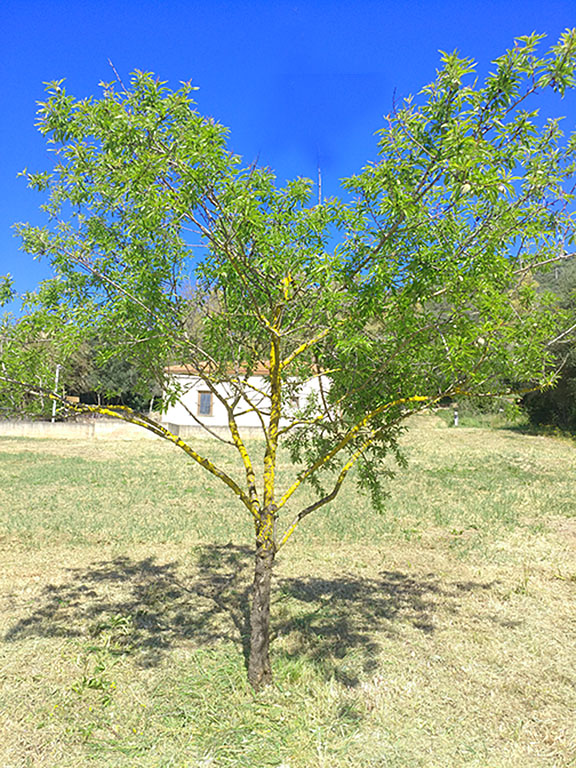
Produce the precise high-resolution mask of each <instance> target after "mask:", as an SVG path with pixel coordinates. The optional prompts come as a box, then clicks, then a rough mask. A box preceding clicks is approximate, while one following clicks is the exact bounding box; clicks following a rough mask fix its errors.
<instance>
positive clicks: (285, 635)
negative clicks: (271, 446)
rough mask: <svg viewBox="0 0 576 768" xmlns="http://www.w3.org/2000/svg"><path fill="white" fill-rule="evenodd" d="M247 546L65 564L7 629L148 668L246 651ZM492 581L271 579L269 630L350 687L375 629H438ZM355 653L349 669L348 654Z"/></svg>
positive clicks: (374, 652) (395, 633)
mask: <svg viewBox="0 0 576 768" xmlns="http://www.w3.org/2000/svg"><path fill="white" fill-rule="evenodd" d="M252 557H253V555H252V551H251V550H250V549H249V548H248V547H240V546H235V545H232V544H229V545H225V546H221V545H214V546H207V547H202V548H199V549H198V550H197V551H196V562H195V564H194V565H193V566H191V567H188V568H187V569H185V568H183V567H182V566H180V564H179V563H177V562H170V563H165V564H159V563H157V562H156V561H155V560H154V558H146V559H144V560H138V561H136V560H132V559H130V558H128V557H119V558H116V559H114V560H110V561H104V562H98V563H94V564H92V565H90V566H88V567H86V568H74V569H68V570H67V572H66V573H67V577H68V578H67V579H66V581H65V582H64V583H62V584H59V585H57V586H56V585H48V586H47V587H45V588H44V591H43V593H42V595H41V596H40V598H39V599H38V600H37V602H36V607H35V608H34V609H33V610H31V611H30V613H29V614H28V615H27V616H25V617H24V618H22V619H20V621H18V622H17V623H16V624H15V625H14V626H13V627H12V628H11V629H9V630H8V632H7V633H6V634H5V636H4V640H5V641H17V640H19V639H23V638H25V637H30V636H43V637H58V636H59V637H77V638H85V639H86V640H87V641H88V642H89V643H90V645H91V647H95V648H98V647H105V648H106V649H107V650H108V651H110V652H113V653H119V654H120V653H122V654H126V653H129V654H131V655H132V656H133V658H134V661H135V663H137V664H138V665H140V666H154V665H156V664H158V663H160V661H161V660H162V657H163V655H164V654H165V653H166V652H168V651H169V650H170V649H172V648H174V647H177V646H181V645H183V644H186V643H190V644H191V645H194V646H207V645H213V644H215V643H217V642H219V641H232V642H235V643H237V644H238V645H239V646H240V648H241V649H242V652H243V654H244V658H245V659H247V654H248V649H249V613H248V612H249V599H250V582H251V575H252V574H251V571H252ZM491 586H492V585H491V584H482V583H472V582H470V583H466V584H463V583H454V584H451V585H445V584H444V585H443V584H441V583H440V581H439V580H438V579H437V577H435V576H434V574H428V575H425V576H418V577H416V576H408V575H406V574H404V573H401V572H393V571H383V572H380V573H379V574H378V575H377V576H376V577H374V578H366V577H362V576H359V575H348V574H347V575H342V574H339V575H338V576H333V577H329V578H324V579H322V578H318V577H315V576H305V577H302V578H278V579H277V580H276V583H275V585H274V592H273V606H272V633H273V637H274V638H275V640H274V645H273V648H275V652H276V653H278V654H281V655H284V656H285V657H290V658H295V657H299V658H304V659H307V660H309V661H310V662H312V663H313V664H314V665H315V666H317V667H318V668H319V669H320V670H321V671H322V672H323V673H324V674H326V675H327V676H335V677H336V678H337V679H339V680H340V681H341V682H343V683H345V684H347V685H355V684H357V683H358V680H359V674H361V673H368V672H370V671H371V670H374V669H375V668H376V667H377V664H378V661H377V660H378V652H379V643H378V637H379V636H382V634H385V635H388V636H390V637H396V638H398V637H399V635H400V634H401V632H402V627H405V626H406V625H410V626H411V627H412V628H413V629H415V630H417V631H419V632H422V633H424V634H431V633H433V632H434V630H435V623H434V620H435V614H436V612H437V611H438V607H439V606H440V605H441V606H442V610H443V611H444V612H445V611H449V612H453V613H455V612H457V611H458V608H459V603H460V599H461V598H463V597H464V593H466V592H469V591H471V590H478V589H489V588H490V587H491ZM350 654H351V655H352V656H353V657H354V658H355V666H354V669H350V668H348V667H349V665H348V666H347V664H346V658H347V657H348V656H349V655H350Z"/></svg>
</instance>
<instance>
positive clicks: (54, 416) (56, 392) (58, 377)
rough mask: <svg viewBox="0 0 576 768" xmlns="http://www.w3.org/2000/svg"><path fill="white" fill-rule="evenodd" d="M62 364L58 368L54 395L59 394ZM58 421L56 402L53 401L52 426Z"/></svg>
mask: <svg viewBox="0 0 576 768" xmlns="http://www.w3.org/2000/svg"><path fill="white" fill-rule="evenodd" d="M60 368H62V366H61V365H60V363H58V365H57V366H56V378H55V379H54V394H55V395H57V394H58V380H59V379H60ZM55 421H56V400H52V424H54V422H55Z"/></svg>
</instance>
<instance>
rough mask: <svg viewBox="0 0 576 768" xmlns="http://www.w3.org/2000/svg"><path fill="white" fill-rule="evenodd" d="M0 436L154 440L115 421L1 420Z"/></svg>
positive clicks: (137, 429) (125, 423)
mask: <svg viewBox="0 0 576 768" xmlns="http://www.w3.org/2000/svg"><path fill="white" fill-rule="evenodd" d="M0 437H42V438H51V439H60V438H73V439H77V440H85V439H88V438H95V439H101V440H115V439H116V440H140V439H155V438H156V435H153V434H152V432H149V431H148V430H147V429H142V427H137V426H136V425H135V424H128V423H127V422H125V421H116V420H115V419H110V420H108V419H91V420H90V421H88V420H87V421H56V422H54V424H52V422H50V421H0Z"/></svg>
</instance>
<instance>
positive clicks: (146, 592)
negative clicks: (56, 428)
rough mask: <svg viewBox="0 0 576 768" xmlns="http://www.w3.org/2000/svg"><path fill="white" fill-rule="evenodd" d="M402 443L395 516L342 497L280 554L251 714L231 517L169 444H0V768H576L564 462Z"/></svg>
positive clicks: (471, 437) (459, 435) (392, 499)
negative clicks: (264, 685)
mask: <svg viewBox="0 0 576 768" xmlns="http://www.w3.org/2000/svg"><path fill="white" fill-rule="evenodd" d="M404 442H405V450H406V453H407V455H408V458H409V469H408V470H405V471H404V470H403V471H400V472H398V474H397V477H396V479H395V480H394V481H392V482H391V483H390V486H389V493H390V495H389V498H388V502H387V508H386V511H385V513H384V514H382V515H375V514H374V513H373V512H371V511H370V509H369V506H368V502H367V499H365V498H364V497H362V496H359V495H358V494H357V492H356V491H355V489H354V487H353V486H348V487H346V488H345V489H344V490H343V492H342V494H341V496H340V497H338V499H337V501H336V502H335V503H333V504H332V505H330V506H329V507H327V508H326V509H324V510H322V511H319V512H318V513H317V514H316V516H312V517H311V518H310V519H309V520H307V521H306V523H308V524H305V525H303V527H302V529H301V530H299V531H298V533H297V534H296V535H295V536H294V538H293V541H292V542H291V543H290V544H289V545H288V546H287V547H286V549H285V550H283V551H282V553H281V555H280V556H279V558H278V562H277V569H276V575H275V582H274V593H273V606H272V616H273V619H272V624H273V634H274V639H273V643H272V655H273V664H274V670H275V683H274V685H273V686H271V687H270V688H268V689H267V690H265V691H263V692H261V693H259V694H255V693H254V692H253V691H252V690H251V689H250V688H249V686H248V685H247V683H246V673H245V655H246V633H247V596H248V592H249V586H250V581H251V550H250V545H251V537H252V526H251V523H250V521H249V520H248V519H247V516H246V515H245V514H244V513H243V511H242V509H240V508H239V507H238V506H237V505H236V503H235V500H234V499H233V498H232V497H231V496H229V495H228V494H227V492H226V491H225V490H224V491H221V490H220V488H219V487H218V486H217V485H215V484H214V483H212V482H211V480H210V478H209V477H207V476H206V475H205V474H204V473H203V472H202V470H200V469H199V468H197V467H195V466H194V465H192V464H191V463H190V462H189V461H188V460H187V459H186V457H185V456H184V455H183V454H182V455H181V454H180V453H179V452H178V451H177V450H175V449H174V448H172V447H171V446H169V445H167V444H164V443H162V442H153V441H141V442H140V441H127V442H120V441H92V442H89V441H86V442H80V441H71V440H70V441H66V440H62V441H47V440H24V439H6V440H1V441H0V577H1V579H2V582H1V584H2V586H1V589H0V765H2V766H6V767H7V768H8V767H10V768H16V767H17V768H21V767H22V768H24V767H25V766H26V768H28V767H33V768H53V767H54V766H57V767H58V768H72V766H74V768H77V767H80V768H83V767H86V768H87V767H89V766H95V767H96V766H98V767H99V768H100V767H101V766H105V767H106V768H109V767H110V768H195V767H196V766H198V767H200V766H203V767H204V768H207V767H208V766H217V767H218V768H220V767H221V766H222V767H223V768H237V767H239V766H246V768H256V767H259V766H275V767H276V768H280V766H283V768H317V767H321V768H324V767H325V768H344V767H345V766H346V767H350V768H352V767H353V768H368V767H369V766H370V767H374V766H386V767H390V768H445V767H446V766H470V768H488V766H489V767H490V768H517V766H523V767H524V766H527V767H528V768H532V767H533V768H537V767H538V768H540V767H544V768H546V767H548V768H559V767H562V768H568V767H569V766H576V727H575V719H574V717H573V713H574V711H576V679H575V674H574V658H576V635H575V633H574V604H575V600H576V554H575V552H576V520H575V519H574V518H575V514H576V500H575V498H576V497H575V485H574V477H575V470H576V451H575V449H574V445H573V444H572V443H570V442H568V441H564V440H555V439H551V438H545V437H534V436H527V435H522V434H519V433H516V432H510V431H505V430H485V429H468V428H465V427H464V428H459V429H446V428H445V426H443V425H442V424H440V423H439V422H437V421H434V420H433V419H431V418H430V419H422V420H420V421H418V422H417V423H416V424H415V425H414V427H413V429H411V430H410V431H409V432H408V433H407V434H406V436H405V438H404ZM203 445H205V446H206V448H207V449H208V450H209V451H210V452H211V455H212V456H213V457H214V458H216V459H218V461H219V463H221V464H222V465H224V466H225V467H226V468H227V469H228V470H229V471H231V472H235V473H236V474H237V476H238V477H241V472H240V470H239V469H238V468H237V467H236V466H235V465H234V463H233V461H232V458H231V457H230V456H228V455H227V454H226V453H225V452H224V451H223V449H222V446H220V445H218V444H215V443H205V444H204V443H203ZM253 447H254V448H255V449H256V450H257V451H258V450H259V449H260V448H259V446H257V445H254V446H253ZM292 471H293V470H292V468H291V467H290V466H289V462H288V461H287V460H284V461H283V463H282V466H281V467H280V474H281V477H283V478H284V480H285V481H287V480H288V479H289V477H290V475H291V473H292ZM305 493H306V492H305V491H304V493H303V495H302V496H301V498H300V501H305Z"/></svg>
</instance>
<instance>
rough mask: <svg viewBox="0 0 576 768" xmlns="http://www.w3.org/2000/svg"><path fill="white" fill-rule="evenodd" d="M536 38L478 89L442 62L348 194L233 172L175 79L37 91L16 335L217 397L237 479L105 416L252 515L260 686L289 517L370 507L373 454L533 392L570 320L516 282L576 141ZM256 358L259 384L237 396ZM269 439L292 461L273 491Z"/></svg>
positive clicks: (566, 198) (575, 37) (552, 217)
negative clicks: (35, 285) (33, 194)
mask: <svg viewBox="0 0 576 768" xmlns="http://www.w3.org/2000/svg"><path fill="white" fill-rule="evenodd" d="M541 38H542V36H539V35H530V36H526V37H520V38H518V39H517V40H516V41H515V44H514V47H513V48H512V49H510V50H509V51H507V52H506V53H504V54H503V55H502V56H501V57H499V58H498V59H496V61H495V62H494V63H493V71H492V72H491V73H490V74H489V75H488V76H487V78H486V79H485V80H484V82H480V81H479V80H478V79H477V78H476V75H475V74H474V71H475V65H474V63H473V62H472V61H470V60H468V59H465V58H461V57H460V56H459V55H458V54H457V53H451V54H443V55H442V62H441V67H440V69H439V71H438V72H437V76H436V78H435V80H434V81H433V82H432V83H431V84H430V85H428V86H426V87H425V88H424V89H423V90H422V92H421V93H420V94H419V95H418V96H417V97H416V98H412V97H410V98H408V99H406V100H404V101H403V102H402V103H400V104H398V105H396V106H395V108H394V109H393V111H392V112H391V113H390V114H389V115H388V116H387V117H386V119H385V122H384V125H383V127H382V128H381V129H380V130H379V132H378V154H377V158H376V159H375V160H374V161H373V162H370V163H368V164H367V166H366V167H365V168H364V169H362V170H361V171H359V173H358V174H357V175H355V176H353V177H351V178H349V179H346V180H345V181H344V182H343V196H342V198H341V199H336V198H331V199H318V198H317V195H316V191H315V189H314V184H313V182H312V181H310V180H307V179H304V178H296V179H295V180H292V181H288V182H286V183H278V180H277V179H276V178H275V175H274V173H273V172H272V171H271V170H270V169H267V168H260V167H257V166H256V165H249V166H246V165H244V164H243V163H242V160H241V158H240V157H238V156H237V155H236V154H234V153H233V152H232V151H230V149H229V148H228V145H227V131H226V129H225V128H224V127H223V126H221V125H220V124H218V123H217V122H215V121H214V120H213V119H212V118H207V117H204V116H202V115H201V113H200V112H199V111H198V110H197V108H196V105H195V104H194V102H193V101H192V93H193V90H194V89H193V88H192V86H191V85H190V84H184V85H182V87H181V88H180V89H179V90H176V91H173V90H170V89H169V88H168V87H167V85H166V84H165V83H163V82H161V81H160V80H158V79H157V78H155V77H154V76H153V75H151V74H148V73H143V72H136V73H135V74H134V75H133V76H132V79H131V81H130V83H129V84H128V85H127V86H125V85H124V84H123V83H121V82H114V83H103V84H101V85H102V95H101V96H100V97H99V98H88V99H81V100H79V99H76V98H74V97H73V96H71V95H70V94H68V93H67V91H66V89H65V87H64V84H63V82H62V81H61V82H53V83H50V84H48V87H47V98H46V100H45V101H44V102H42V103H41V104H40V109H39V113H38V127H39V129H40V131H41V132H42V134H43V135H44V136H45V137H46V140H47V141H48V143H49V146H50V147H51V148H52V149H53V151H54V156H55V162H54V166H53V168H52V169H51V170H49V171H45V172H39V173H29V172H25V174H24V175H25V177H26V179H27V181H28V184H29V186H30V187H32V188H33V189H37V190H40V191H41V192H42V193H43V194H44V195H45V196H46V203H45V204H44V206H43V208H44V210H45V212H46V214H47V217H48V223H47V224H46V225H45V226H43V227H37V226H30V225H27V224H20V225H18V228H17V229H18V234H19V235H20V237H21V239H22V247H23V249H24V250H25V251H26V252H27V253H30V254H33V255H34V256H40V257H42V258H45V259H48V260H49V262H50V264H51V265H52V268H53V270H54V278H53V279H52V280H49V281H47V282H45V283H44V284H43V285H42V286H41V287H40V288H39V290H38V292H36V293H35V294H34V295H33V296H31V297H29V303H30V304H31V315H30V318H33V319H30V320H29V321H27V323H36V326H34V327H36V328H37V330H38V333H44V334H46V333H48V332H49V333H50V336H51V338H52V339H53V340H54V343H57V344H58V345H59V348H60V349H61V354H62V355H66V354H68V353H70V352H71V350H73V349H74V348H75V347H76V346H77V345H78V343H80V342H81V341H82V339H85V338H86V337H88V336H90V337H97V338H100V339H103V340H105V344H106V345H107V348H108V350H109V351H110V354H111V355H113V356H116V357H118V358H120V359H123V360H128V361H130V363H131V364H132V365H133V366H135V368H136V369H137V370H138V371H139V373H140V376H141V377H142V378H146V380H147V381H148V380H149V379H150V378H154V379H155V380H156V381H158V382H159V383H161V385H162V387H163V391H164V397H165V402H169V401H174V400H176V399H178V398H179V397H180V396H181V395H182V391H181V386H180V385H179V384H178V381H177V380H176V379H174V378H170V377H167V376H166V373H165V369H166V366H167V365H169V364H172V365H174V364H177V365H191V366H193V367H194V369H195V370H196V371H197V372H199V375H200V376H201V377H202V378H203V380H204V382H205V385H206V387H207V388H208V389H209V390H210V391H211V392H212V393H213V395H214V396H215V397H217V398H219V399H220V400H221V401H222V403H223V404H224V406H225V408H226V411H227V414H228V424H229V429H230V437H229V442H230V444H231V450H235V451H236V452H237V454H238V458H239V462H240V467H241V468H242V471H243V475H244V480H243V481H238V480H237V479H235V478H233V477H231V476H229V475H228V474H226V473H225V472H224V471H223V470H222V469H221V468H220V467H217V466H216V465H214V464H213V463H212V462H211V461H210V460H209V459H208V458H207V457H206V456H205V455H204V454H203V453H202V452H201V450H200V449H199V448H197V447H195V446H193V445H192V444H188V443H186V442H185V441H183V440H182V439H180V438H179V437H177V436H175V435H173V434H171V433H170V432H169V431H168V430H167V429H166V428H165V427H164V426H163V425H162V424H160V423H158V422H155V421H152V420H151V419H149V418H148V417H146V416H143V415H142V414H140V413H137V412H135V411H132V410H130V409H127V408H122V407H117V408H113V407H112V408H111V407H108V408H106V409H104V410H105V412H107V413H108V414H109V415H114V416H116V417H118V418H122V419H125V420H128V421H131V422H133V423H136V424H139V425H141V426H143V427H145V428H146V429H149V430H151V431H153V432H155V433H156V434H158V435H159V436H161V437H164V438H166V439H168V440H171V441H172V442H174V443H175V444H176V445H178V446H179V447H180V448H182V449H183V450H185V451H186V452H187V453H188V455H189V456H190V457H191V458H192V459H193V460H195V461H196V462H198V463H200V464H201V465H202V466H203V467H204V468H205V469H207V470H208V471H209V472H211V473H212V474H213V475H214V476H216V477H217V478H219V479H220V480H222V481H223V482H224V483H225V484H226V485H227V486H228V487H229V489H231V490H232V491H233V492H234V493H235V494H236V496H237V497H238V498H239V500H240V501H241V503H243V504H244V505H245V507H246V508H247V511H248V513H249V514H250V515H251V516H252V519H253V521H254V525H255V530H256V552H257V556H256V575H255V583H254V597H253V608H252V646H251V648H252V654H251V668H250V670H249V677H250V680H251V682H252V683H253V685H255V686H258V685H261V684H263V683H265V682H267V681H268V680H269V679H270V665H269V661H268V640H267V637H268V624H267V622H268V610H269V590H270V580H269V574H270V569H271V567H272V561H273V559H274V555H275V553H276V551H277V550H278V549H279V548H281V547H282V546H283V545H284V544H285V543H286V542H287V541H288V539H289V538H290V536H291V535H292V533H293V532H294V531H295V530H296V528H297V526H298V525H299V523H300V521H301V520H303V519H304V518H305V517H306V516H307V515H308V514H310V513H311V512H314V511H315V510H317V509H319V508H320V507H322V506H324V505H325V504H328V503H329V502H330V501H331V500H332V499H333V498H334V497H335V495H336V494H337V493H338V490H339V489H340V487H341V485H342V482H343V481H344V479H345V477H346V476H347V475H348V474H349V473H350V471H351V470H352V468H354V469H355V476H356V477H357V479H358V480H359V482H360V484H361V485H362V486H364V487H365V488H367V489H368V490H369V491H370V492H371V493H372V497H373V500H374V502H375V504H376V505H380V506H381V505H382V494H381V481H382V479H383V478H384V477H385V476H386V474H387V472H388V469H389V465H383V464H382V462H383V460H384V459H386V457H387V456H388V454H390V452H392V453H395V454H397V442H396V441H397V436H398V432H399V429H400V428H401V425H402V424H403V422H404V420H405V419H406V417H407V416H409V415H410V414H411V413H414V412H415V411H417V410H419V409H421V408H423V407H427V406H430V405H433V404H434V403H435V402H438V401H439V400H440V399H441V398H443V397H446V396H458V395H462V394H463V393H471V394H474V395H480V396H491V395H493V394H494V393H497V394H500V393H501V392H502V390H503V388H504V389H506V388H509V389H510V390H514V389H515V388H517V387H520V386H521V385H527V384H529V385H530V386H539V385H543V384H545V383H546V382H547V381H548V380H549V378H550V373H549V367H548V363H549V361H550V360H551V359H552V352H551V348H552V347H551V342H553V341H554V339H555V338H556V337H557V336H558V335H559V334H562V333H563V332H564V330H565V326H564V325H563V324H564V323H565V316H564V314H563V312H562V311H561V309H559V307H558V306H557V302H556V301H555V299H554V297H553V296H551V295H549V294H547V293H545V292H542V291H538V290H537V289H536V286H535V283H534V280H533V279H532V275H533V273H534V270H535V269H537V268H540V269H541V268H542V267H543V266H545V265H547V264H551V263H553V262H555V261H557V260H562V259H564V258H567V257H568V256H569V254H570V249H571V247H572V245H573V241H574V222H573V215H572V205H573V200H574V194H573V190H574V171H575V164H574V160H575V150H576V137H575V135H574V134H570V135H568V136H565V135H564V134H563V132H562V129H561V121H560V120H559V119H547V120H544V119H543V118H542V117H541V116H540V115H539V113H538V110H537V108H536V107H535V103H534V100H535V99H537V96H538V94H540V93H542V92H543V91H554V92H556V93H557V94H559V95H560V96H562V95H564V93H565V91H566V90H567V89H571V88H573V87H574V82H575V81H574V65H575V61H576V58H575V57H576V34H575V32H574V31H567V32H566V33H565V34H564V35H563V36H562V37H561V39H560V40H559V41H558V43H557V44H556V45H555V46H553V47H552V48H551V49H550V50H549V51H548V52H547V53H545V54H540V53H539V44H540V43H541ZM191 296H192V298H191ZM19 325H20V324H19ZM25 327H28V326H25ZM47 329H48V330H47ZM21 333H22V332H21ZM8 335H9V334H8ZM13 335H14V342H13V343H11V344H6V345H5V348H3V352H2V361H3V365H4V368H3V371H4V373H3V376H0V381H1V382H2V383H3V389H4V392H10V393H13V391H14V390H15V389H18V387H21V388H22V389H23V390H25V391H28V392H30V391H35V392H37V393H41V392H42V391H44V389H42V385H41V383H40V381H39V376H40V375H41V362H42V361H41V358H40V357H38V356H37V355H36V352H35V351H34V350H35V348H34V343H35V341H34V339H32V338H28V337H26V336H24V337H22V336H20V338H18V333H16V332H14V334H13ZM262 364H264V365H265V366H266V367H267V370H268V376H267V382H266V387H265V390H264V391H261V392H254V391H252V390H251V385H250V382H249V381H248V379H249V377H250V373H251V372H252V371H253V370H255V368H256V367H257V366H260V365H262ZM318 376H321V379H322V381H325V382H328V384H327V385H326V386H322V387H321V388H320V392H319V394H318V396H317V397H316V398H313V399H311V400H310V402H308V403H307V404H304V405H302V406H301V407H300V408H299V409H298V411H297V412H296V413H294V412H293V409H291V407H290V401H291V396H292V395H293V393H294V392H295V391H296V389H297V388H298V386H299V385H301V384H302V383H303V382H304V381H306V380H308V379H310V377H318ZM43 381H45V379H44V380H43ZM18 382H20V384H18ZM222 382H225V383H226V394H222V390H221V389H219V388H218V386H217V385H218V384H220V383H222ZM43 386H44V388H45V386H46V385H45V384H44V385H43ZM52 396H53V397H56V395H52ZM246 402H247V403H248V407H249V408H250V409H252V410H253V411H254V412H255V413H256V414H257V415H258V418H259V419H260V423H261V427H262V434H263V438H264V443H265V455H264V461H263V465H262V467H261V468H260V469H258V467H256V465H255V464H254V463H253V460H252V457H251V455H250V452H249V450H248V447H247V444H246V441H245V440H244V439H243V437H242V435H241V432H240V430H239V428H238V424H237V418H238V414H239V409H240V408H245V407H246ZM62 407H63V408H65V407H66V405H65V403H62ZM91 407H92V408H93V409H95V408H97V406H91ZM85 408H88V406H85ZM282 444H286V445H287V446H288V447H289V449H290V450H291V452H292V457H293V459H294V461H295V464H296V467H295V475H294V478H293V480H292V481H291V482H289V483H288V485H287V486H286V487H283V488H279V487H278V483H277V481H276V465H277V456H278V450H279V448H280V447H281V445H282ZM305 484H307V488H308V489H307V490H306V492H305V493H304V494H302V492H301V491H302V488H303V487H304V485H305ZM289 509H290V510H291V514H290V515H289V516H288V518H286V517H285V515H286V513H287V511H288V510H289ZM367 526H368V527H369V522H368V521H367Z"/></svg>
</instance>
